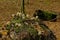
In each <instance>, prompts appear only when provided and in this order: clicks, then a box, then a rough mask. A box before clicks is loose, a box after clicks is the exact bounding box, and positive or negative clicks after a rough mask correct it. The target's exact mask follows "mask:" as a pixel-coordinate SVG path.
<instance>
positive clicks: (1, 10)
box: [0, 0, 60, 40]
mask: <svg viewBox="0 0 60 40" xmlns="http://www.w3.org/2000/svg"><path fill="white" fill-rule="evenodd" d="M20 3H21V0H0V25H2V24H5V23H6V22H7V21H9V20H11V15H12V14H16V13H17V12H18V11H20V6H21V4H20ZM36 9H41V10H45V11H54V12H56V13H57V14H60V0H25V12H26V13H27V14H30V15H31V16H32V15H33V13H34V11H35V10H36ZM58 20H59V19H58ZM45 24H46V25H47V26H49V28H50V29H51V30H52V31H53V32H54V34H55V35H56V37H57V40H60V30H59V29H60V21H57V22H45Z"/></svg>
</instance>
